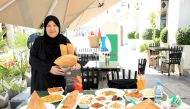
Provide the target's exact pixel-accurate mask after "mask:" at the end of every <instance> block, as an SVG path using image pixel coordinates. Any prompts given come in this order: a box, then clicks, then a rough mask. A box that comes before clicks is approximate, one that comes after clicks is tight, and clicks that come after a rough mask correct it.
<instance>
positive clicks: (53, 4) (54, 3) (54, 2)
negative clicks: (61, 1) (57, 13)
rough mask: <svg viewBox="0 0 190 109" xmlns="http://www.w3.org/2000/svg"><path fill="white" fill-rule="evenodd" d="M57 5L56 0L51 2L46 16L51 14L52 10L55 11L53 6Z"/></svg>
mask: <svg viewBox="0 0 190 109" xmlns="http://www.w3.org/2000/svg"><path fill="white" fill-rule="evenodd" d="M57 3H58V0H53V3H52V5H51V7H50V8H49V11H48V14H47V15H51V14H52V13H53V10H54V9H55V6H56V5H57Z"/></svg>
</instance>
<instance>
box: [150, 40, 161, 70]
mask: <svg viewBox="0 0 190 109" xmlns="http://www.w3.org/2000/svg"><path fill="white" fill-rule="evenodd" d="M149 47H152V48H157V47H159V45H158V44H156V43H151V44H149ZM158 56H159V50H156V49H155V50H151V49H150V63H149V67H150V66H153V67H154V69H156V66H157V65H158V59H157V58H158Z"/></svg>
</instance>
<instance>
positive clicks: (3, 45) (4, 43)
mask: <svg viewBox="0 0 190 109" xmlns="http://www.w3.org/2000/svg"><path fill="white" fill-rule="evenodd" d="M5 33H6V30H4V31H1V32H0V50H2V51H5V49H6V46H7V41H6V40H5V39H3V35H4V34H5Z"/></svg>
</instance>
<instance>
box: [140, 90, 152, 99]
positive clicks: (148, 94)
mask: <svg viewBox="0 0 190 109" xmlns="http://www.w3.org/2000/svg"><path fill="white" fill-rule="evenodd" d="M139 93H142V94H143V97H144V98H154V89H153V88H147V89H143V90H141V91H139Z"/></svg>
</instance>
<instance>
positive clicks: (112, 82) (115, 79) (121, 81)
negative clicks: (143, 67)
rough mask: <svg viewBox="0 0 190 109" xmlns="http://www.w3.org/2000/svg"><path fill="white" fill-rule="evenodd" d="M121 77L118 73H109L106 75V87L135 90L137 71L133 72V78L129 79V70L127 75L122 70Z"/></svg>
mask: <svg viewBox="0 0 190 109" xmlns="http://www.w3.org/2000/svg"><path fill="white" fill-rule="evenodd" d="M120 73H121V76H122V77H120V75H119V71H111V72H110V73H109V74H107V80H108V87H109V88H118V89H136V88H137V71H135V72H134V78H131V70H128V75H127V73H126V72H125V69H122V72H120Z"/></svg>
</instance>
